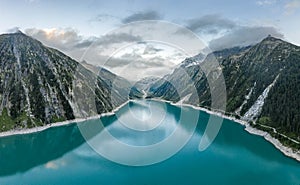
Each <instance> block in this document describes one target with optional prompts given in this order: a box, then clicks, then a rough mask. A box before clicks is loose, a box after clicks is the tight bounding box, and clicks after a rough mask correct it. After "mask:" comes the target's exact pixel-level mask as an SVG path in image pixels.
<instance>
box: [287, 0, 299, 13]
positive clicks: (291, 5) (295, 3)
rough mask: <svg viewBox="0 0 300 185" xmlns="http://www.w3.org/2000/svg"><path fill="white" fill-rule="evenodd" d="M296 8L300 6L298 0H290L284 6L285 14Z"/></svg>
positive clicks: (292, 11)
mask: <svg viewBox="0 0 300 185" xmlns="http://www.w3.org/2000/svg"><path fill="white" fill-rule="evenodd" d="M298 8H300V0H291V1H289V2H287V3H286V4H285V6H284V9H285V13H286V14H288V15H289V14H293V13H294V12H295V11H296V10H297V9H298Z"/></svg>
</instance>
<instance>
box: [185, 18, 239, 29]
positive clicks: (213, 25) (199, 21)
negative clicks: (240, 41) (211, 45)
mask: <svg viewBox="0 0 300 185" xmlns="http://www.w3.org/2000/svg"><path fill="white" fill-rule="evenodd" d="M236 26H237V24H236V23H235V22H233V21H231V20H229V19H226V18H223V17H221V16H220V15H218V14H210V15H205V16H202V17H200V18H195V19H191V20H188V21H187V27H188V28H189V29H190V30H192V31H194V32H198V33H204V34H217V33H219V32H221V31H224V30H231V29H233V28H235V27H236Z"/></svg>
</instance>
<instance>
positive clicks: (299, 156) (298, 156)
mask: <svg viewBox="0 0 300 185" xmlns="http://www.w3.org/2000/svg"><path fill="white" fill-rule="evenodd" d="M152 100H155V101H162V102H167V103H170V104H171V105H174V106H184V107H191V108H193V109H196V110H201V111H203V112H206V113H208V114H211V115H215V116H219V117H222V118H225V119H227V120H231V121H234V122H236V123H238V124H240V125H242V126H244V127H245V128H244V130H245V131H247V132H248V133H249V134H252V135H257V136H261V137H263V138H264V139H265V140H266V141H268V142H270V143H271V144H272V145H273V146H274V147H275V148H276V149H277V150H279V151H280V152H281V153H283V154H284V155H285V156H287V157H290V158H292V159H295V160H297V161H298V162H300V151H294V150H293V149H292V148H290V147H287V146H284V145H283V144H282V143H281V142H280V141H279V140H278V139H276V138H273V137H272V136H271V135H270V134H269V133H268V132H265V131H262V130H259V129H256V128H253V127H251V125H250V124H249V123H248V122H246V121H244V120H240V119H237V118H235V117H232V116H227V115H224V114H223V113H220V112H216V111H211V110H208V109H206V108H203V107H197V106H194V105H191V104H186V103H183V102H180V103H173V102H171V101H167V100H161V99H152Z"/></svg>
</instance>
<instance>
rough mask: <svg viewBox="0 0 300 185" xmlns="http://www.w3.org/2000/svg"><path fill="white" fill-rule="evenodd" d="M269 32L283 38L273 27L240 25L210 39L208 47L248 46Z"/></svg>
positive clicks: (218, 48) (213, 48) (214, 48)
mask: <svg viewBox="0 0 300 185" xmlns="http://www.w3.org/2000/svg"><path fill="white" fill-rule="evenodd" d="M269 34H271V35H272V36H274V37H278V38H283V35H282V34H281V33H280V32H279V31H278V30H277V29H276V28H274V27H258V26H256V27H248V26H241V27H239V28H238V29H236V30H234V31H232V32H230V33H228V34H226V35H224V36H222V37H220V38H217V39H214V40H212V41H210V43H209V47H210V49H212V50H221V49H225V48H230V47H235V46H248V45H252V44H255V43H258V42H260V41H261V40H262V39H263V38H265V37H267V36H268V35H269Z"/></svg>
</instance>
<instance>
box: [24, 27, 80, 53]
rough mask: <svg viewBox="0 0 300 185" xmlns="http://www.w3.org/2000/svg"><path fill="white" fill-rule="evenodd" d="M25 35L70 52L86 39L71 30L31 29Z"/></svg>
mask: <svg viewBox="0 0 300 185" xmlns="http://www.w3.org/2000/svg"><path fill="white" fill-rule="evenodd" d="M25 33H26V34H28V35H30V36H32V37H34V38H36V39H37V40H39V41H41V42H42V43H44V44H45V45H47V46H50V47H55V48H57V49H60V50H63V51H68V50H72V49H74V46H75V45H77V44H79V43H80V42H83V41H84V39H83V38H82V37H81V36H80V35H78V32H77V31H76V30H74V29H71V28H66V29H56V28H52V29H36V28H29V29H26V30H25Z"/></svg>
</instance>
